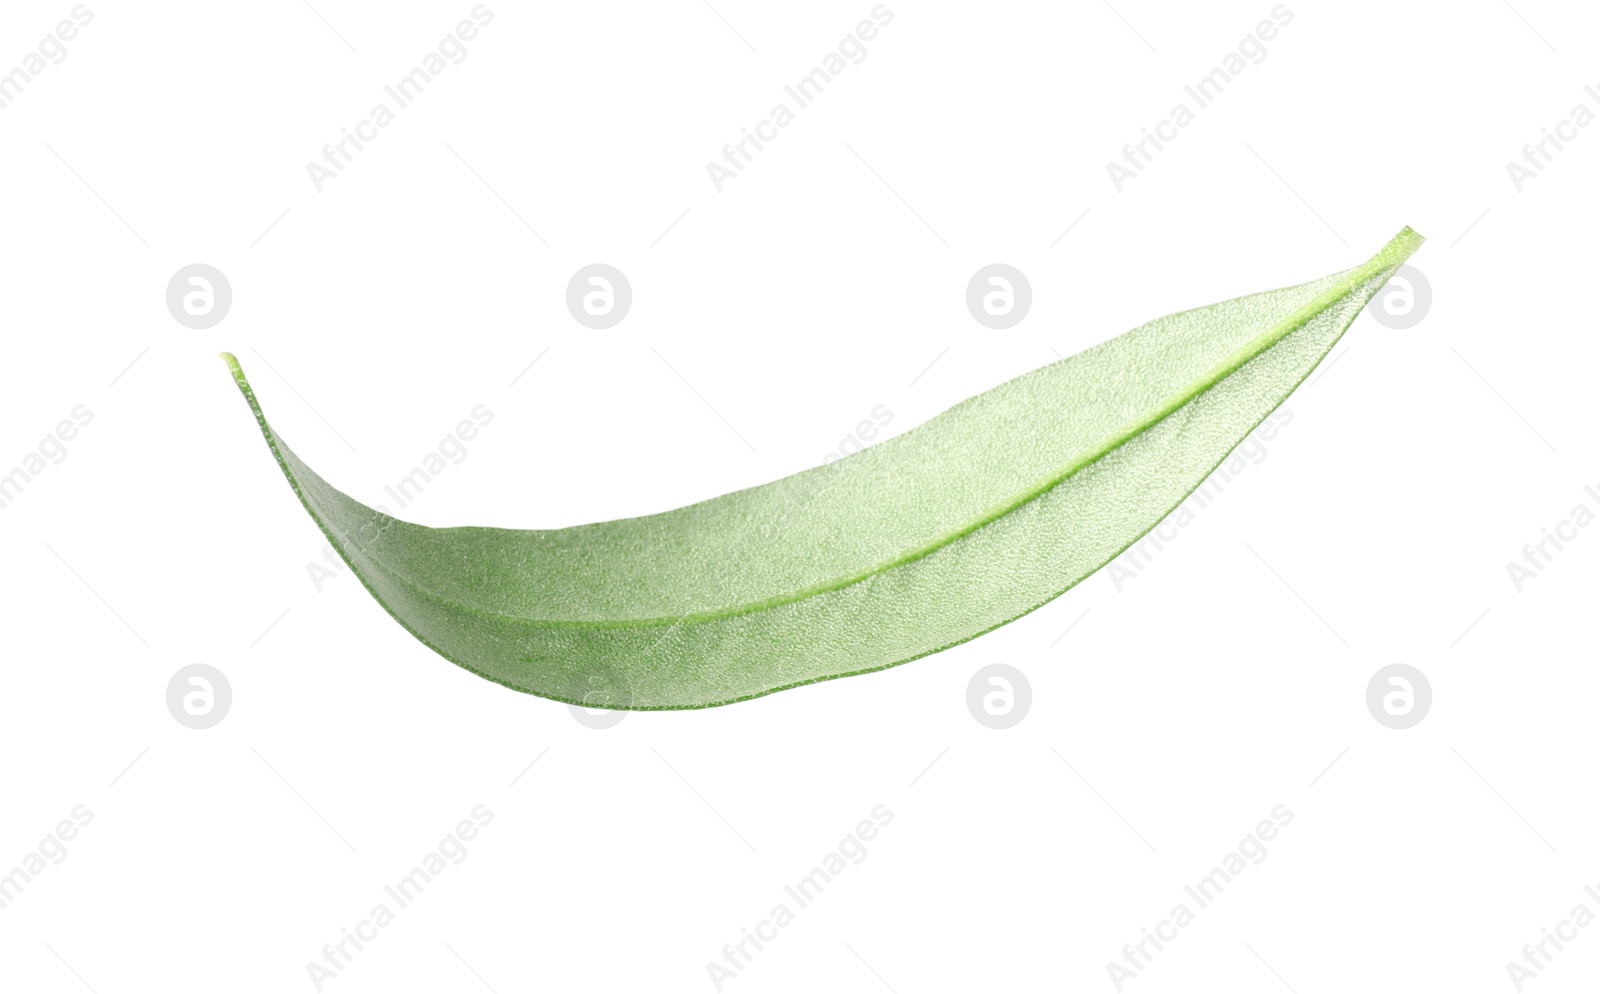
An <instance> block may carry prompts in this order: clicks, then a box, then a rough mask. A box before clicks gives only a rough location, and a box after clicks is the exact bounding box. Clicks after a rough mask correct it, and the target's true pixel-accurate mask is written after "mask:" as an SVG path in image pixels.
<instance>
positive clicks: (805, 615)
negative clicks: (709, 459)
mask: <svg viewBox="0 0 1600 994" xmlns="http://www.w3.org/2000/svg"><path fill="white" fill-rule="evenodd" d="M1421 243H1422V237H1421V236H1420V235H1418V234H1416V233H1415V232H1413V231H1412V230H1411V229H1409V228H1407V229H1405V230H1403V231H1402V232H1401V233H1400V234H1399V235H1397V236H1396V237H1395V238H1394V240H1393V241H1391V242H1390V243H1389V244H1388V245H1387V246H1385V247H1384V248H1383V250H1382V251H1380V252H1379V253H1378V254H1377V255H1375V256H1374V257H1373V258H1372V259H1370V260H1369V261H1367V262H1366V263H1364V264H1362V265H1360V266H1357V267H1356V268H1354V269H1350V270H1347V271H1345V272H1342V273H1336V274H1334V275H1332V276H1327V277H1324V278H1322V279H1319V280H1314V281H1312V282H1310V283H1305V284H1301V285H1299V286H1293V287H1287V288H1285V289H1280V290H1270V291H1267V292H1265V293H1257V294H1252V295H1249V296H1245V297H1239V298H1236V299H1234V300H1229V301H1226V302H1223V303H1220V304H1212V305H1210V306H1208V307H1200V308H1197V309H1195V310H1190V311H1184V312H1181V313H1178V314H1172V315H1169V316H1167V317H1163V318H1158V319H1156V320H1154V321H1151V322H1150V323H1148V324H1145V325H1142V326H1140V327H1138V328H1135V329H1134V330H1132V331H1130V332H1127V333H1126V334H1123V335H1120V336H1118V337H1116V338H1113V339H1110V340H1109V341H1106V342H1104V343H1102V344H1100V345H1097V346H1094V347H1093V348H1090V349H1087V350H1085V351H1083V352H1081V353H1079V354H1077V355H1074V356H1071V357H1070V358H1067V359H1064V360H1062V361H1060V362H1057V363H1053V364H1051V365H1049V366H1045V367H1043V368H1041V369H1037V370H1034V371H1033V372H1031V373H1028V374H1026V375H1023V376H1020V377H1018V378H1016V379H1014V380H1011V381H1010V382H1008V383H1004V384H1002V385H1000V386H998V387H996V388H994V389H993V390H990V391H988V392H986V393H983V394H979V395H978V396H976V397H973V398H971V399H969V400H966V401H963V402H962V403H960V404H957V405H956V406H955V407H952V408H951V409H950V410H948V411H945V412H944V413H942V414H940V415H938V416H937V417H934V418H932V419H931V420H929V421H928V422H926V423H925V424H923V425H921V426H919V427H917V428H914V429H912V430H910V431H907V432H906V433H904V434H902V435H900V436H897V437H895V438H891V439H888V440H885V441H883V442H881V443H879V444H877V445H874V446H872V447H871V448H868V449H865V450H863V451H861V452H858V453H856V454H854V455H851V456H849V457H847V458H845V459H841V460H839V461H837V462H834V463H830V464H828V465H825V466H821V467H818V468H815V469H811V470H807V471H805V472H803V473H798V474H796V475H794V476H790V477H787V478H785V479H782V480H778V481H776V482H774V483H769V484H766V485H764V486H760V487H754V488H751V489H749V490H741V491H737V492H735V493H731V494H726V495H724V496H722V497H717V498H715V499H713V500H708V501H704V502H702V503H699V504H692V505H690V506H688V507H681V508H678V509H676V510H672V511H667V512H665V513H662V514H654V515H649V516H646V517H642V518H628V519H623V520H618V521H605V522H600V523H597V524H591V525H580V526H578V527H574V528H563V529H559V530H552V531H514V530H508V529H501V528H484V527H463V528H427V527H423V526H421V525H415V524H410V523H408V522H405V521H400V520H398V519H395V518H392V517H390V516H388V515H385V514H382V513H380V512H378V511H375V510H373V509H372V508H369V507H367V506H366V505H364V504H361V503H360V502H358V501H356V500H354V499H352V498H350V497H348V496H346V495H344V494H343V493H340V492H339V491H338V490H335V489H334V488H333V487H332V486H330V485H329V484H328V483H327V482H326V481H324V480H323V479H322V478H321V477H320V476H318V475H317V474H316V473H314V472H312V471H311V469H310V468H308V467H307V466H306V465H305V464H304V463H302V462H301V461H300V460H299V458H297V457H296V456H295V454H294V452H293V451H292V450H291V449H290V448H289V447H288V445H286V444H285V443H284V441H283V439H282V438H280V437H278V435H277V434H276V433H275V432H274V431H273V430H272V428H271V426H270V425H269V424H268V423H267V420H266V417H265V416H264V415H263V414H262V412H261V408H260V406H259V405H258V404H257V402H256V399H255V395H254V392H253V391H252V390H251V388H250V384H249V382H248V381H247V380H246V379H245V375H244V372H243V370H241V369H240V368H239V364H238V362H237V361H236V360H235V359H234V357H233V356H231V355H227V354H224V358H225V359H226V360H227V362H228V365H229V367H230V368H231V369H232V371H233V375H234V379H235V381H236V382H237V383H238V385H239V389H240V390H241V391H242V392H243V393H244V396H245V399H246V400H247V401H248V402H249V404H250V407H251V410H252V411H254V413H255V416H256V420H257V423H258V424H259V425H260V427H261V431H262V434H263V435H264V436H265V437H266V440H267V444H268V445H269V447H270V448H271V449H272V452H273V454H274V455H275V456H276V457H277V460H278V463H279V465H280V466H281V467H282V469H283V472H284V475H285V476H287V477H288V479H289V483H290V485H291V486H293V487H294V490H295V492H296V493H297V494H298V495H299V496H300V499H301V501H302V503H304V505H305V507H306V510H308V511H309V512H310V513H311V516H312V518H313V519H314V520H315V521H316V522H317V524H318V525H319V526H320V527H321V528H322V530H323V532H324V533H325V534H326V535H327V537H328V540H329V541H330V542H331V543H332V545H333V547H334V548H335V549H336V550H338V552H339V554H340V555H341V556H343V557H344V559H345V560H346V561H347V562H348V563H349V564H350V566H351V568H352V570H354V572H355V573H356V575H357V576H359V577H360V578H361V581H362V582H363V583H364V584H365V585H366V587H367V589H368V590H369V591H371V592H372V595H373V596H374V597H376V598H377V599H378V601H379V603H380V604H382V605H383V606H384V608H386V609H387V610H388V611H389V613H390V614H391V615H393V616H394V617H395V619H396V620H398V621H399V622H400V623H401V624H402V625H404V626H405V627H406V629H407V630H409V631H410V632H411V633H412V634H413V635H415V636H416V637H417V638H418V639H420V640H421V641H422V642H423V643H424V644H425V645H427V646H429V647H430V648H432V649H433V650H434V651H436V652H438V653H439V654H440V655H442V656H444V657H445V658H447V659H449V660H451V661H453V662H455V663H457V664H459V665H461V666H463V667H465V668H467V669H469V670H471V671H473V672H474V673H477V674H479V675H481V676H483V677H486V678H488V679H490V680H494V681H497V682H499V683H502V684H505V685H506V686H508V687H511V688H514V689H516V690H521V691H525V692H527V693H531V694H537V695H539V696H541V697H549V698H553V699H556V700H561V701H567V702H570V703H579V704H590V705H592V706H596V707H608V708H635V709H657V708H696V707H708V706H712V705H717V704H726V703H730V702H733V701H738V700H744V699H747V698H751V697H756V696H759V695H762V694H767V693H771V692H773V691H776V690H783V689H786V688H789V687H795V686H799V685H801V684H804V683H811V682H814V681H817V680H825V679H830V678H832V677H839V676H849V675H853V674H857V673H865V672H869V671H871V670H877V669H883V668H885V667H888V666H893V665H895V664H897V663H902V662H907V661H909V660H912V659H915V658H917V657H919V656H924V655H927V654H929V653H932V652H937V651H939V650H941V649H945V648H948V647H950V646H952V645H955V644H957V643H960V642H964V641H966V640H967V639H971V638H974V637H976V636H978V635H981V634H983V633H984V632H986V631H989V630H991V629H993V628H996V627H998V626H1000V625H1003V624H1005V623H1006V622H1008V621H1011V620H1013V619H1015V618H1017V617H1019V616H1021V615H1023V614H1026V613H1027V612H1029V611H1031V610H1033V609H1034V608H1037V607H1039V606H1040V605H1042V604H1044V603H1045V602H1047V601H1049V600H1051V599H1052V598H1054V597H1056V596H1058V595H1060V594H1061V593H1062V592H1064V591H1065V590H1067V589H1068V588H1070V587H1071V586H1073V585H1074V584H1076V583H1077V582H1078V581H1080V580H1082V579H1083V578H1084V577H1087V576H1088V575H1089V574H1091V573H1093V572H1094V571H1095V570H1097V569H1099V568H1100V567H1101V566H1102V565H1104V564H1105V563H1107V562H1109V561H1110V560H1111V559H1113V558H1114V557H1115V556H1116V555H1117V554H1118V553H1120V552H1121V551H1122V550H1123V549H1125V548H1126V547H1127V546H1129V545H1130V544H1132V543H1133V542H1134V541H1136V540H1137V539H1138V538H1139V537H1140V536H1142V535H1143V534H1144V533H1145V532H1146V531H1147V530H1149V529H1150V528H1152V527H1154V526H1155V525H1156V524H1157V523H1158V522H1160V520H1161V519H1162V518H1163V517H1165V516H1166V514H1167V513H1168V512H1169V511H1171V510H1172V509H1173V508H1174V507H1176V506H1177V505H1178V504H1179V503H1180V502H1181V501H1182V500H1183V499H1184V497H1186V496H1187V495H1188V494H1189V493H1190V491H1192V490H1193V489H1194V488H1195V487H1197V486H1198V485H1199V484H1200V483H1201V482H1202V481H1203V480H1204V479H1205V477H1206V476H1207V475H1208V474H1209V473H1210V472H1211V471H1212V470H1213V469H1214V468H1215V467H1216V466H1217V465H1218V464H1219V463H1221V462H1222V460H1224V459H1225V458H1226V457H1227V455H1228V453H1229V452H1230V451H1232V449H1233V448H1234V446H1236V445H1238V444H1239V443H1240V442H1241V441H1243V440H1244V438H1245V437H1246V436H1247V435H1248V434H1249V432H1250V431H1251V430H1252V429H1253V428H1254V427H1255V426H1256V425H1257V424H1258V423H1259V422H1260V421H1261V420H1262V419H1263V418H1265V417H1266V416H1267V415H1268V414H1270V413H1271V412H1272V410H1273V409H1274V408H1276V407H1277V406H1278V405H1279V404H1280V403H1282V401H1283V400H1284V399H1285V398H1286V397H1287V396H1288V395H1289V394H1290V392H1291V391H1293V390H1294V388H1295V387H1296V386H1297V385H1298V384H1299V383H1300V382H1301V381H1302V380H1303V379H1304V378H1305V377H1306V376H1307V375H1308V374H1309V373H1310V372H1311V371H1312V369H1314V368H1315V367H1316V365H1317V363H1318V362H1320V361H1321V359H1322V357H1323V356H1325V355H1326V354H1327V353H1328V351H1329V350H1330V349H1332V348H1333V346H1334V344H1335V343H1336V342H1337V341H1338V340H1339V338H1340V336H1341V335H1343V333H1344V330H1345V329H1346V328H1347V327H1349V325H1350V322H1351V321H1353V320H1354V319H1355V317H1356V316H1357V315H1358V314H1359V313H1360V311H1361V309H1362V307H1363V306H1365V304H1366V302H1367V301H1368V300H1369V299H1370V298H1371V297H1372V296H1373V294H1375V293H1376V292H1377V291H1378V290H1379V289H1381V288H1382V287H1383V285H1384V284H1385V283H1386V282H1387V281H1388V279H1389V277H1390V276H1391V275H1392V274H1393V272H1394V271H1395V269H1397V268H1398V267H1399V266H1400V264H1401V263H1402V262H1403V261H1405V259H1406V258H1407V257H1408V256H1409V255H1410V254H1411V253H1412V252H1413V251H1415V250H1416V248H1417V247H1418V246H1419V245H1420V244H1421Z"/></svg>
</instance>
